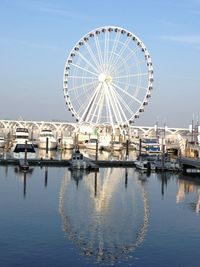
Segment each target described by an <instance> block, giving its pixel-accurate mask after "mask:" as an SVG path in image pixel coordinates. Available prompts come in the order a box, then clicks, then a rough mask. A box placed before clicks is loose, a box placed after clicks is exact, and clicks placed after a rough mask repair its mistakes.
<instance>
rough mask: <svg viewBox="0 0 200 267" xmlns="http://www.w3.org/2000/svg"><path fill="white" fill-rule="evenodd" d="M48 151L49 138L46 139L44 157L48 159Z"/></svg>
mask: <svg viewBox="0 0 200 267" xmlns="http://www.w3.org/2000/svg"><path fill="white" fill-rule="evenodd" d="M48 150H49V138H48V137H47V138H46V157H47V158H48Z"/></svg>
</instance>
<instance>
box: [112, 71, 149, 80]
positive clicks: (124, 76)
mask: <svg viewBox="0 0 200 267" xmlns="http://www.w3.org/2000/svg"><path fill="white" fill-rule="evenodd" d="M147 75H148V73H147V72H143V73H135V74H128V75H122V76H114V77H113V78H114V79H123V78H128V77H142V76H147Z"/></svg>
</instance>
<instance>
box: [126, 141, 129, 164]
mask: <svg viewBox="0 0 200 267" xmlns="http://www.w3.org/2000/svg"><path fill="white" fill-rule="evenodd" d="M128 158H129V141H128V140H126V159H128Z"/></svg>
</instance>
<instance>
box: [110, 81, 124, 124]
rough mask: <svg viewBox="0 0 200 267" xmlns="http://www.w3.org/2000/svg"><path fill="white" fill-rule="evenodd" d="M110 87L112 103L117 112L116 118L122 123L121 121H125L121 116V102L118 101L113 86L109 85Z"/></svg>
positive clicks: (115, 112) (114, 110)
mask: <svg viewBox="0 0 200 267" xmlns="http://www.w3.org/2000/svg"><path fill="white" fill-rule="evenodd" d="M108 87H109V89H110V90H109V95H110V101H111V103H112V108H113V112H114V114H115V118H116V120H117V123H118V124H121V123H123V120H122V116H121V113H120V109H121V107H120V106H119V103H118V102H117V99H116V96H115V94H114V92H113V89H112V87H111V86H108ZM113 100H114V101H113Z"/></svg>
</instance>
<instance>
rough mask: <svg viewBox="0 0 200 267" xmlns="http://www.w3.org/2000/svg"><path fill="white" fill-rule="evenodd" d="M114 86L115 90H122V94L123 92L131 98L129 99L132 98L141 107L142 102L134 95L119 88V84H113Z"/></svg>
mask: <svg viewBox="0 0 200 267" xmlns="http://www.w3.org/2000/svg"><path fill="white" fill-rule="evenodd" d="M112 85H113V86H114V87H115V88H117V89H119V90H120V91H121V92H123V93H124V94H126V95H127V96H129V97H130V98H131V99H133V100H134V101H135V102H137V103H139V104H140V105H141V104H142V102H141V101H140V100H139V99H137V98H136V97H134V96H133V95H131V94H129V93H128V92H127V91H125V90H124V89H122V88H121V87H119V86H118V85H117V84H115V83H112Z"/></svg>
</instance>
